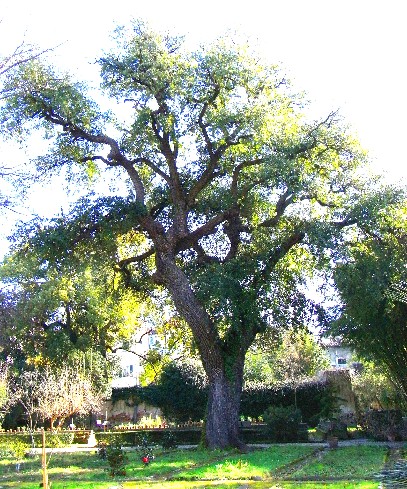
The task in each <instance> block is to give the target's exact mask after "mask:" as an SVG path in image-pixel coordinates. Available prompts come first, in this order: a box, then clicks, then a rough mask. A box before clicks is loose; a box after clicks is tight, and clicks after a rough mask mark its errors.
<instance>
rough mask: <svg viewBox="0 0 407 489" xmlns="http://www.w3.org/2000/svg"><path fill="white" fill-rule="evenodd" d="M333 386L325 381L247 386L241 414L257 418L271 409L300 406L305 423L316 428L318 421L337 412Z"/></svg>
mask: <svg viewBox="0 0 407 489" xmlns="http://www.w3.org/2000/svg"><path fill="white" fill-rule="evenodd" d="M334 404H335V398H334V395H333V392H332V389H331V387H330V386H329V385H328V384H326V383H324V382H316V381H314V382H310V381H308V382H303V383H301V384H299V385H298V386H297V387H296V388H294V387H293V386H292V385H283V386H282V385H280V386H270V385H261V384H260V385H259V384H252V385H247V386H246V387H245V388H244V389H243V393H242V402H241V408H240V413H241V414H242V415H243V416H245V417H251V418H258V417H260V416H262V415H263V413H264V412H265V411H266V410H267V409H268V408H269V406H282V407H288V406H291V405H297V407H298V409H300V410H301V413H302V419H303V421H304V422H305V423H308V424H310V425H311V426H315V425H316V424H317V423H318V421H319V418H321V417H329V416H330V415H331V414H332V412H333V411H334V409H335V406H334Z"/></svg>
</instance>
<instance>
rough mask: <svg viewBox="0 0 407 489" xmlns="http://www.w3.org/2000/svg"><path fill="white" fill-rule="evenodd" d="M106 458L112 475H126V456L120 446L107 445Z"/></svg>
mask: <svg viewBox="0 0 407 489" xmlns="http://www.w3.org/2000/svg"><path fill="white" fill-rule="evenodd" d="M106 459H107V462H108V464H109V467H110V472H109V473H110V475H111V476H112V477H116V476H118V475H119V476H124V475H126V463H127V460H128V457H127V456H126V454H125V453H124V451H123V449H122V447H121V446H118V445H116V446H114V445H108V447H107V448H106Z"/></svg>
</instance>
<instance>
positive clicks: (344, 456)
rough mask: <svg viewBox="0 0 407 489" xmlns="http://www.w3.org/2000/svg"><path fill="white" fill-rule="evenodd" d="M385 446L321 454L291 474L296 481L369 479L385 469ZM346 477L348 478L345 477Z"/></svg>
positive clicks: (352, 447)
mask: <svg viewBox="0 0 407 489" xmlns="http://www.w3.org/2000/svg"><path fill="white" fill-rule="evenodd" d="M386 454H387V449H386V448H385V447H383V446H367V445H359V446H351V447H341V448H338V449H336V450H328V451H323V452H320V453H319V454H318V455H317V456H316V457H315V458H314V459H313V460H312V461H309V462H308V463H307V464H306V465H304V466H302V467H301V468H299V469H298V470H294V471H292V472H291V473H290V477H292V478H295V479H297V478H298V479H308V478H318V479H324V478H325V479H326V478H346V479H352V478H355V479H369V478H371V477H372V476H373V475H374V474H375V473H377V472H379V471H380V470H381V468H382V467H383V464H384V461H385V458H386ZM344 476H346V477H344Z"/></svg>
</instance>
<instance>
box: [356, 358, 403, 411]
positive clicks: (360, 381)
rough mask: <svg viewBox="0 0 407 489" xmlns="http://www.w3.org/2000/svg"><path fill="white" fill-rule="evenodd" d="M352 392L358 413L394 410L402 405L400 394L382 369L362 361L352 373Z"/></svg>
mask: <svg viewBox="0 0 407 489" xmlns="http://www.w3.org/2000/svg"><path fill="white" fill-rule="evenodd" d="M352 391H353V392H354V394H355V396H356V399H357V407H358V410H359V411H360V413H363V412H364V411H367V410H368V409H371V408H372V407H376V408H379V409H395V408H396V407H397V406H400V405H402V404H403V399H402V395H401V392H400V391H399V390H398V389H397V387H396V386H395V385H394V384H393V383H392V382H391V381H390V379H389V377H388V375H386V373H385V371H383V368H379V367H378V366H377V365H375V364H374V363H373V362H367V361H364V362H363V363H361V364H360V367H359V368H358V369H356V370H354V371H352Z"/></svg>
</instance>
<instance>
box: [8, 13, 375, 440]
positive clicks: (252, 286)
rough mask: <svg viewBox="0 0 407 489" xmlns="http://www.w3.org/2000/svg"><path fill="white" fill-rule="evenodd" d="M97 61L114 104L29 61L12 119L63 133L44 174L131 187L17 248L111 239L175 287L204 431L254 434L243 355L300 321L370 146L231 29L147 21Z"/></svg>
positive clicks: (134, 267) (355, 197)
mask: <svg viewBox="0 0 407 489" xmlns="http://www.w3.org/2000/svg"><path fill="white" fill-rule="evenodd" d="M98 62H99V65H100V70H101V77H102V85H101V91H102V92H103V94H104V95H105V96H110V97H111V98H112V99H113V101H116V104H115V105H113V107H111V110H109V111H102V110H101V109H100V108H99V107H98V106H97V105H96V103H95V102H94V101H93V100H91V99H90V98H89V97H88V96H87V95H86V90H85V87H84V86H83V85H81V84H79V83H74V82H73V81H72V80H71V79H70V78H69V77H68V76H65V75H64V76H63V75H60V74H58V73H56V72H55V70H53V69H51V68H47V67H44V66H42V65H41V64H39V63H32V64H30V65H24V66H22V67H21V69H19V70H18V72H17V73H16V74H15V76H13V77H12V78H10V80H9V84H8V86H7V89H8V90H10V91H12V92H13V96H12V97H11V98H9V99H8V100H7V108H6V110H5V111H3V124H4V127H5V128H6V129H7V130H8V131H10V134H13V133H14V134H17V136H19V137H23V135H24V128H25V127H29V128H32V126H33V124H34V126H37V127H41V128H43V131H44V132H43V134H44V135H45V136H46V137H48V138H50V140H51V142H52V143H53V145H52V146H51V148H50V152H49V154H47V155H45V156H41V157H39V158H38V159H37V169H38V172H39V173H41V174H42V175H48V174H51V173H52V172H55V171H60V170H61V169H62V168H65V169H66V173H65V174H66V175H67V176H68V179H67V182H68V185H74V180H73V178H75V177H77V176H78V175H79V174H82V175H83V174H84V173H85V174H87V175H88V176H91V177H92V176H94V175H96V174H97V175H99V178H103V179H105V181H106V182H107V183H111V182H113V181H116V179H123V180H125V181H126V182H127V184H128V195H127V196H126V198H122V197H121V196H119V195H117V196H115V197H113V198H111V199H110V200H106V199H104V200H101V199H99V200H98V199H95V200H94V202H93V204H90V205H89V206H88V207H87V208H82V211H81V212H79V213H78V212H73V213H72V214H70V215H68V216H65V217H63V218H60V219H59V220H56V221H54V223H53V224H52V226H49V227H46V228H44V229H38V230H37V231H35V230H32V232H31V233H27V238H26V239H25V240H24V239H23V240H22V242H20V245H19V249H20V253H21V252H22V253H29V250H30V249H32V247H33V246H35V247H36V249H37V250H41V251H42V253H43V261H42V262H41V267H42V269H46V268H47V267H49V266H51V263H58V264H59V266H61V264H63V263H65V264H66V263H67V262H69V260H70V259H72V257H74V256H75V254H76V256H78V255H80V257H81V258H82V259H85V260H86V259H88V258H89V257H94V256H95V255H97V254H98V253H99V252H102V251H103V247H104V245H105V244H106V243H110V245H111V244H112V243H115V245H116V248H115V253H114V256H113V255H112V260H113V261H114V267H115V268H114V269H115V271H116V273H117V274H118V275H121V277H122V279H121V280H122V284H123V285H126V286H127V287H129V288H131V290H133V291H134V294H138V293H140V292H143V291H144V292H146V291H148V290H150V291H152V290H153V289H154V288H156V289H157V288H158V289H160V290H163V291H167V293H168V294H169V296H170V297H171V299H172V301H173V305H174V307H175V309H176V311H177V312H178V314H179V315H180V316H181V317H182V318H183V319H184V320H185V321H186V323H187V324H188V326H189V327H190V329H191V331H192V333H193V337H194V341H195V344H196V347H197V349H198V351H199V354H200V357H201V359H202V363H203V366H204V369H205V371H206V374H207V377H208V381H209V385H210V388H209V402H208V407H207V419H206V441H207V444H208V446H209V447H212V448H215V447H225V446H230V445H233V446H242V444H241V442H240V440H239V437H238V415H239V404H240V395H241V390H242V379H243V365H244V359H245V354H246V352H247V350H248V348H249V347H250V345H251V344H252V343H253V341H254V340H255V338H256V335H258V333H260V332H263V331H264V330H265V329H266V328H268V327H269V328H272V327H278V326H279V325H281V324H283V323H284V324H286V323H287V322H290V321H291V322H295V321H298V322H302V319H301V317H299V316H301V315H302V314H303V313H304V310H305V309H304V307H305V304H306V301H305V300H304V296H303V294H302V293H301V292H300V288H299V286H300V285H301V284H303V280H304V277H305V275H306V272H310V271H311V270H312V269H313V268H315V267H317V266H323V265H326V264H327V263H329V261H330V260H331V259H332V256H333V255H332V252H331V251H330V250H332V249H335V247H338V246H340V245H341V243H342V241H343V239H344V233H345V231H346V229H348V228H349V227H350V226H354V225H356V223H357V221H358V219H360V218H363V217H364V213H363V203H361V202H360V196H361V195H362V193H363V191H364V186H363V183H362V179H361V177H360V175H361V173H360V171H359V170H358V169H359V166H360V164H362V163H363V162H364V161H365V155H364V154H363V152H362V151H361V150H360V148H359V147H358V144H357V142H356V141H355V140H354V139H353V138H352V137H351V136H350V135H349V134H348V133H347V131H346V129H345V128H344V127H343V125H342V124H341V123H340V122H339V121H338V117H337V114H335V113H331V114H329V115H328V116H327V117H324V118H322V119H321V120H318V121H311V120H310V119H309V118H307V117H306V111H305V110H304V100H303V99H302V97H300V96H298V95H296V94H294V93H293V92H292V90H291V88H290V86H289V83H288V82H287V81H286V80H285V78H284V77H283V75H282V73H281V72H280V71H279V69H278V68H277V67H276V66H268V65H265V64H263V63H262V62H261V61H260V60H259V59H257V58H255V57H253V56H250V55H249V54H248V53H247V50H246V49H244V48H238V47H236V45H234V44H233V43H232V42H230V43H229V42H227V41H220V42H218V43H216V44H215V45H213V46H206V47H205V48H203V49H200V50H197V51H196V52H188V50H186V49H185V48H184V47H183V44H182V42H181V40H180V39H178V38H174V37H170V36H160V35H157V34H155V33H152V32H151V31H150V30H149V29H148V28H147V27H145V26H144V25H143V24H142V23H136V24H134V25H133V26H132V30H131V31H130V32H128V31H121V32H119V35H118V47H117V50H116V51H114V52H112V53H110V54H107V55H105V56H104V57H102V58H100V59H99V61H98ZM101 100H102V101H103V103H104V102H105V99H101ZM27 125H28V126H27ZM99 189H100V186H99ZM109 206H110V207H109ZM34 231H35V232H34ZM101 236H102V238H101ZM17 249H18V247H17ZM78 250H79V251H78Z"/></svg>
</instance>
